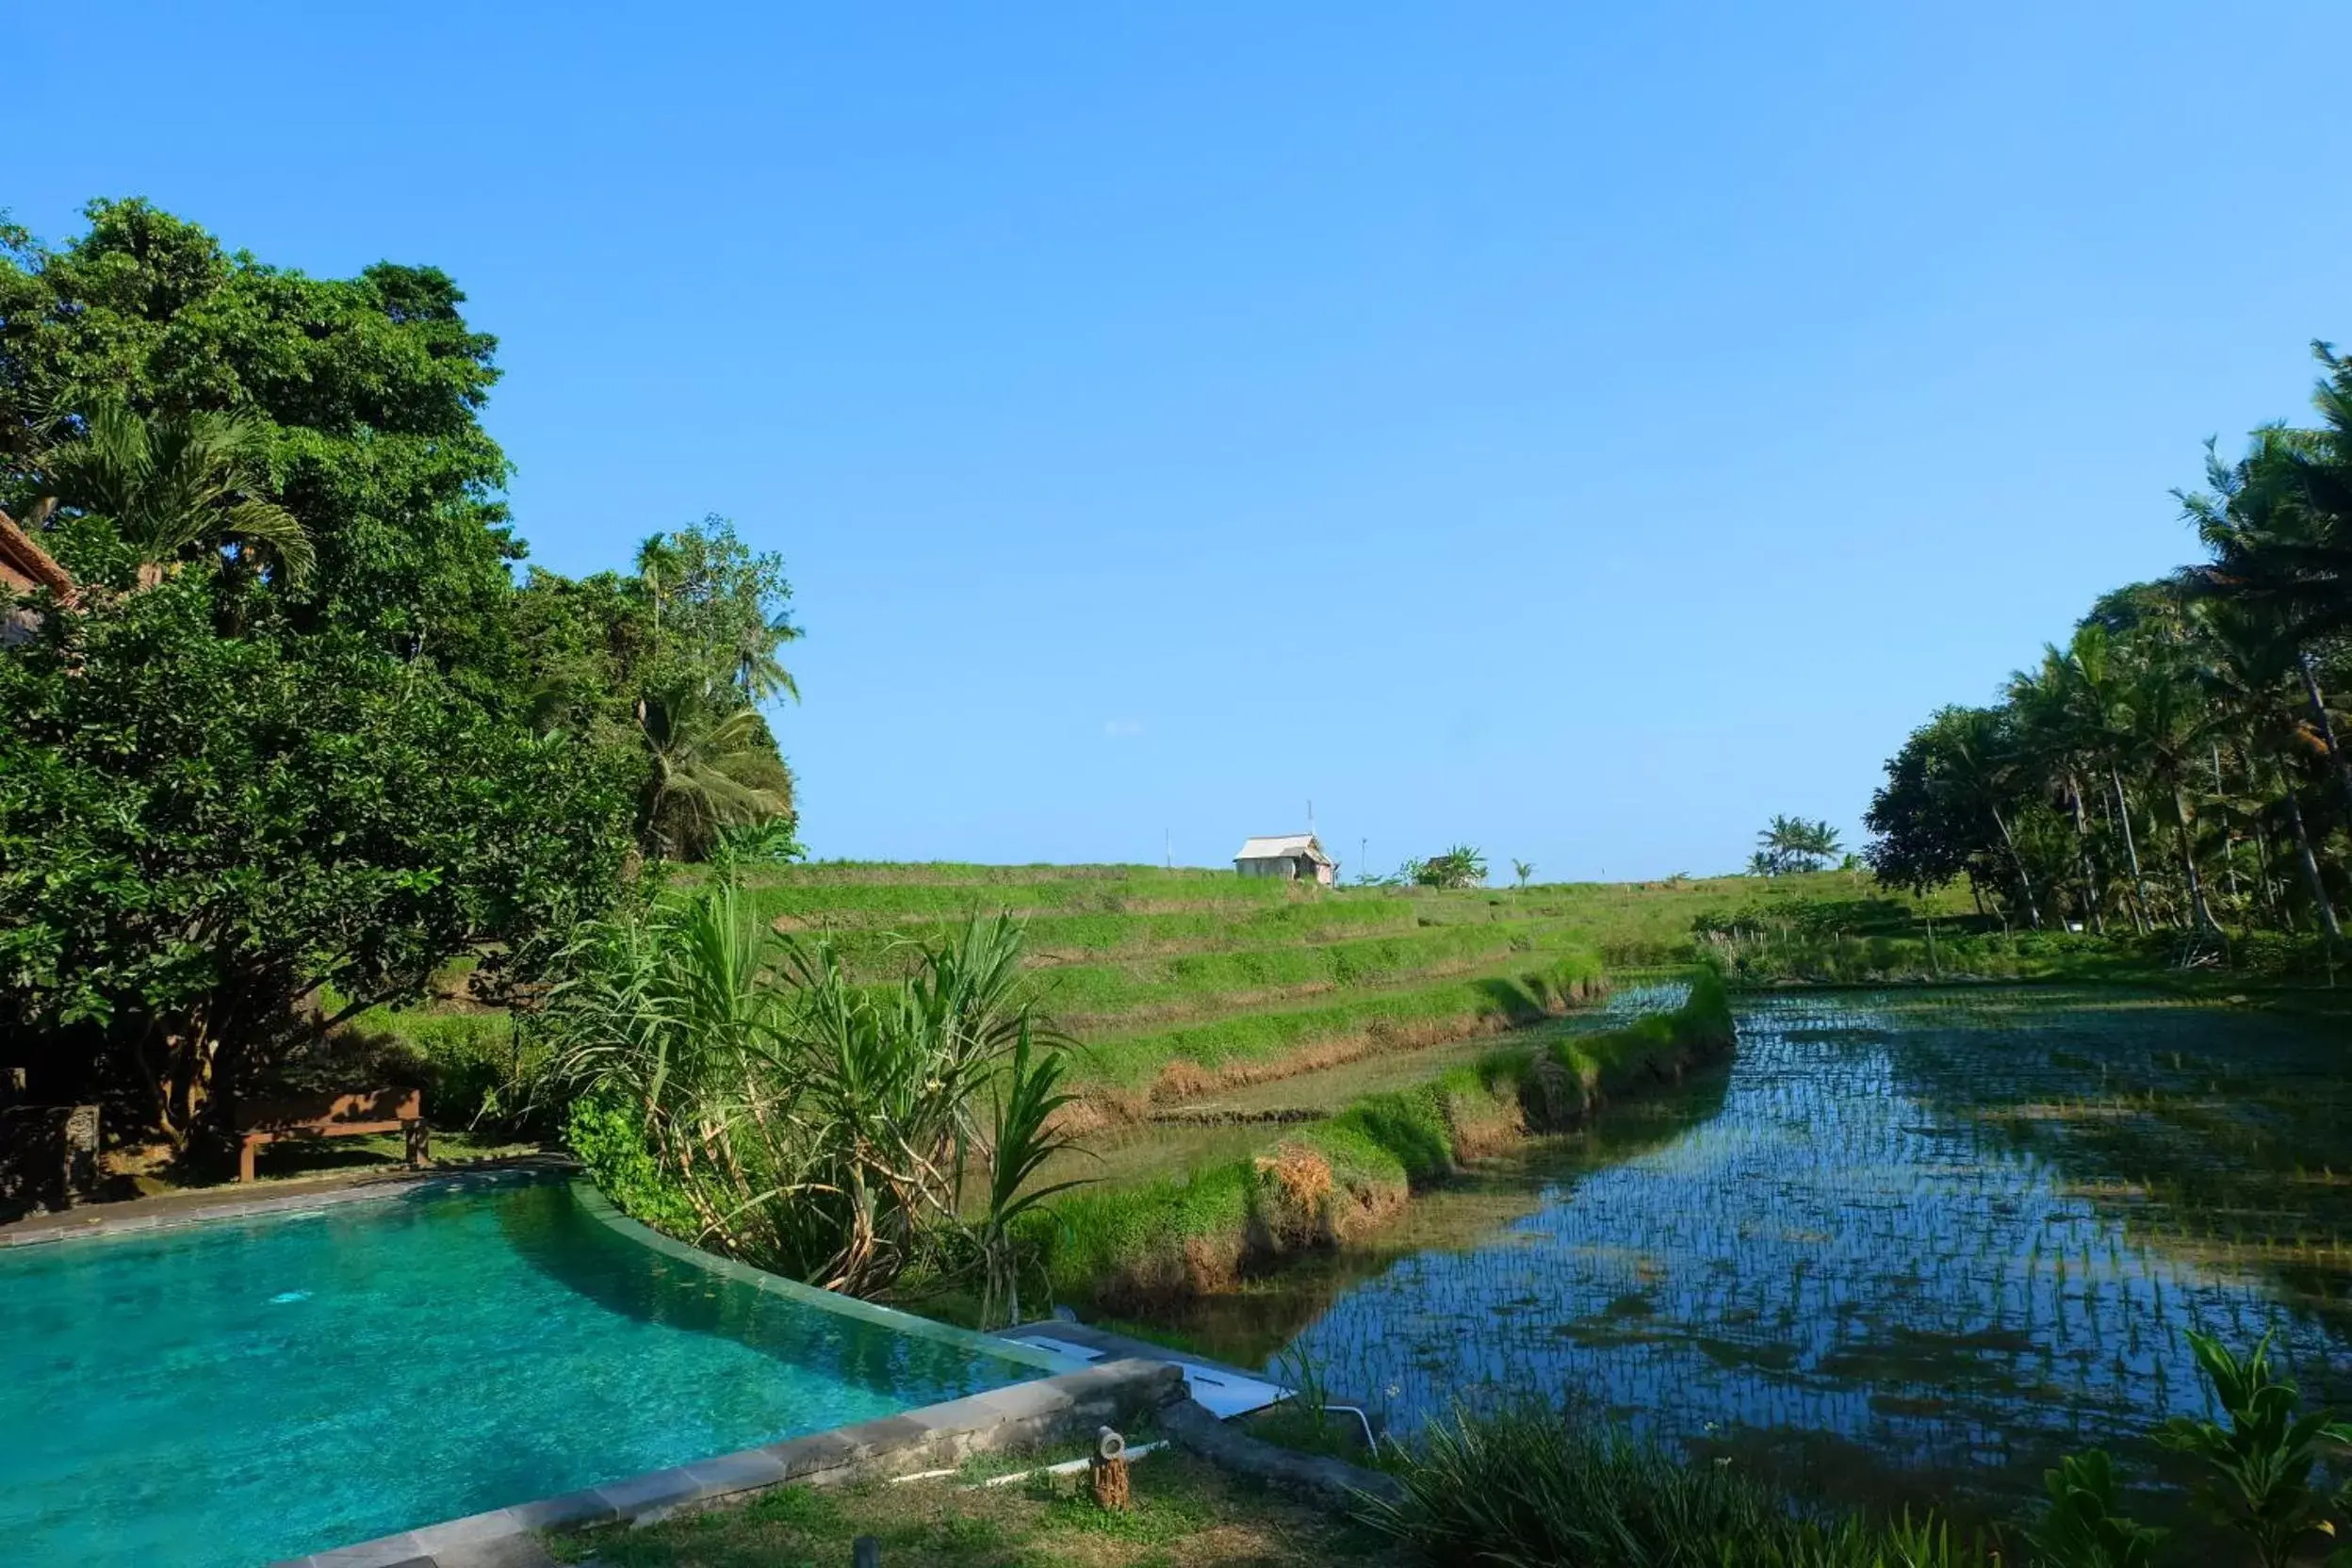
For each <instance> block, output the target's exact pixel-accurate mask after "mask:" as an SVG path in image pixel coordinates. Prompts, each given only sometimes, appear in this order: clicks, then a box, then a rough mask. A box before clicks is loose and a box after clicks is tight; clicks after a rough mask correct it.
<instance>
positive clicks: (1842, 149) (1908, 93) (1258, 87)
mask: <svg viewBox="0 0 2352 1568" xmlns="http://www.w3.org/2000/svg"><path fill="white" fill-rule="evenodd" d="M200 12H202V13H212V14H201V15H200V14H199V13H200ZM1115 13H1116V14H1115ZM8 32H9V35H10V44H9V48H8V53H9V55H10V57H11V63H12V69H11V70H10V71H9V73H8V76H9V80H10V82H11V85H12V90H11V97H12V99H13V101H14V102H15V103H16V104H17V105H18V106H19V107H20V109H21V110H22V111H23V112H22V113H21V114H20V115H19V116H18V123H17V126H16V132H17V134H15V135H14V136H12V137H11V138H10V140H9V147H10V152H11V154H12V155H11V156H9V157H8V159H7V161H6V168H5V172H0V205H5V206H8V207H9V208H12V209H13V211H14V214H15V216H16V218H17V220H18V221H22V222H24V223H26V224H28V225H29V226H31V227H32V228H33V229H34V230H35V232H36V233H37V234H39V235H41V236H42V237H46V238H48V239H51V240H61V239H64V238H66V237H70V236H71V235H72V234H73V233H74V232H76V229H77V226H78V225H77V220H76V217H75V214H76V210H77V208H78V206H79V205H80V204H81V203H82V202H83V201H84V200H85V199H87V198H90V197H92V196H98V195H145V196H148V197H151V198H153V199H154V200H155V201H156V202H158V203H160V204H163V205H165V206H167V207H169V208H171V209H172V210H174V211H176V212H179V213H180V214H182V215H184V216H186V217H188V218H191V219H194V220H197V221H201V222H203V223H204V224H206V225H207V226H209V227H211V228H212V229H213V230H214V231H215V232H216V233H218V234H220V235H221V237H223V238H224V239H225V240H227V241H228V242H229V243H230V244H231V245H233V246H242V247H245V248H248V249H250V250H252V251H253V252H254V253H256V254H257V255H259V256H261V257H263V258H264V259H267V260H269V261H271V262H275V263H278V264H281V265H286V266H295V267H300V268H302V269H304V270H309V271H312V272H317V273H321V274H335V275H341V274H348V273H350V272H351V271H353V270H356V269H358V268H360V267H362V266H364V265H365V264H367V263H368V262H370V261H374V260H376V259H378V258H380V257H390V258H393V259H397V260H402V261H416V262H430V263H433V264H436V265H438V266H441V267H443V268H446V269H447V270H449V271H450V272H451V273H453V274H454V275H455V276H456V277H457V279H458V280H459V282H460V284H461V285H462V286H464V287H465V288H466V291H467V292H468V294H469V295H470V296H471V303H470V306H469V310H470V312H471V315H472V318H473V319H474V320H475V322H476V323H477V324H478V325H479V326H481V327H482V328H484V329H486V330H488V331H490V332H493V333H496V334H497V335H498V338H499V339H500V343H501V348H500V352H499V358H500V361H501V363H502V365H503V366H504V368H505V372H506V379H505V381H504V383H503V384H502V385H501V386H500V387H499V389H498V395H497V396H496V398H495V399H494V400H493V401H492V403H491V406H490V408H489V411H488V420H489V423H490V426H491V428H492V430H493V432H494V433H496V434H497V436H498V439H499V440H500V441H502V442H503V443H504V444H505V447H506V449H507V451H508V452H509V453H510V454H511V455H512V456H513V458H514V460H515V465H516V473H515V482H514V500H515V507H516V510H517V513H518V515H519V517H520V521H521V524H522V528H523V531H524V532H525V533H526V534H527V535H528V537H529V538H530V540H531V545H532V550H533V558H534V559H535V560H537V561H539V562H541V563H544V564H547V565H550V566H553V567H555V568H557V569H560V570H564V571H587V570H592V569H594V568H596V567H598V566H601V565H608V564H618V563H620V562H621V561H622V560H624V558H625V556H626V554H627V552H628V550H629V547H630V545H631V543H632V542H633V541H634V540H635V539H637V538H638V537H640V536H642V535H644V534H645V533H648V532H650V531H654V530H656V529H658V528H662V527H665V526H670V525H674V524H677V523H679V522H683V521H686V520H689V519H692V518H694V517H697V516H700V515H703V514H704V513H706V512H717V513H722V514H725V515H730V516H732V517H734V518H735V519H737V521H738V524H739V526H740V527H741V528H742V530H743V532H744V533H745V534H746V535H747V536H748V537H749V538H751V539H752V540H754V541H755V542H757V543H759V544H761V545H763V546H768V547H775V548H777V549H780V550H781V551H782V552H783V553H784V555H785V557H786V559H787V561H788V563H789V564H790V568H791V571H792V578H793V580H794V582H795V584H796V586H797V589H798V592H799V602H800V610H801V614H802V618H803V620H804V621H805V623H806V625H807V628H808V632H809V636H808V639H807V641H806V642H804V643H803V644H801V645H799V647H798V648H797V650H796V653H797V665H796V668H797V672H798V674H799V677H800V681H801V687H802V690H803V692H804V694H805V696H806V701H805V702H804V703H803V704H802V705H801V706H800V707H798V708H795V709H791V710H788V711H784V712H782V713H781V714H779V715H778V720H777V727H778V730H779V733H780V735H781V737H782V740H783V743H784V746H785V749H786V751H787V753H788V755H789V756H790V757H791V758H792V762H793V764H794V766H795V767H796V769H797V770H798V772H799V775H800V779H801V785H802V791H803V799H804V804H805V810H806V827H807V838H808V840H809V844H810V846H811V848H812V849H813V850H814V851H815V852H816V853H817V854H819V855H823V856H855V857H892V858H935V857H940V858H964V859H987V860H1002V859H1048V860H1080V859H1137V860H1156V859H1158V858H1159V857H1160V855H1161V852H1162V834H1163V831H1164V830H1165V831H1168V832H1171V833H1172V834H1173V837H1174V847H1175V854H1176V857H1177V858H1178V860H1179V861H1180V862H1190V863H1214V862H1217V861H1219V860H1221V859H1222V858H1225V857H1227V856H1230V855H1231V854H1232V853H1233V848H1234V847H1235V845H1236V844H1237V843H1238V842H1239V841H1240V839H1241V838H1242V836H1243V835H1244V834H1247V833H1252V832H1275V831H1283V830H1291V829H1295V828H1297V827H1298V826H1299V825H1300V824H1301V821H1302V819H1303V817H1304V814H1305V809H1306V801H1307V799H1308V798H1309V797H1310V796H1312V797H1313V798H1314V801H1315V813H1316V821H1317V825H1318V826H1320V827H1321V828H1322V830H1323V832H1324V835H1325V838H1326V841H1327V842H1329V843H1330V844H1331V847H1332V849H1333V851H1334V853H1336V854H1338V855H1339V856H1340V857H1341V858H1343V859H1344V860H1345V861H1347V862H1348V863H1349V864H1348V869H1349V870H1350V871H1351V872H1352V870H1353V869H1354V863H1355V862H1356V861H1357V859H1358V841H1359V839H1360V838H1368V839H1369V840H1370V849H1369V857H1370V860H1371V862H1372V863H1373V864H1374V865H1376V866H1387V865H1390V864H1393V863H1394V862H1395V861H1396V860H1397V859H1398V858H1401V857H1402V856H1404V855H1407V854H1410V853H1427V852H1429V851H1431V850H1433V849H1436V848H1439V847H1442V846H1444V845H1445V844H1446V843H1447V842H1450V841H1458V840H1459V841H1468V842H1470V843H1473V844H1477V845H1479V846H1481V847H1483V848H1484V849H1485V851H1486V852H1487V854H1488V856H1489V858H1491V859H1492V860H1493V861H1494V862H1495V865H1496V866H1497V868H1498V869H1499V868H1501V867H1502V866H1503V865H1504V863H1505V860H1506V858H1508V857H1511V856H1518V857H1521V858H1527V859H1530V860H1533V861H1535V862H1536V863H1537V865H1538V867H1539V873H1538V874H1539V875H1542V876H1544V877H1547V878H1548V877H1553V876H1596V875H1600V874H1604V873H1606V874H1608V875H1609V876H1611V877H1625V876H1635V875H1651V874H1666V873H1669V872H1673V871H1675V870H1691V871H1694V872H1705V871H1710V870H1720V869H1726V868H1730V867H1733V866H1736V865H1738V864H1740V862H1741V861H1743V860H1744V858H1745V857H1746V854H1747V852H1748V850H1749V848H1750V847H1751V845H1752V840H1753V835H1754V832H1755V829H1756V826H1757V825H1759V823H1760V821H1761V819H1762V818H1763V817H1765V816H1766V815H1767V814H1769V813H1771V812H1772V811H1775V810H1789V811H1797V812H1802V813H1805V814H1806V815H1808V816H1826V817H1829V818H1830V819H1832V820H1833V821H1835V822H1837V823H1838V824H1840V825H1843V826H1844V827H1845V829H1846V831H1847V833H1848V835H1849V837H1854V836H1856V835H1857V834H1858V824H1857V819H1858V817H1859V814H1860V812H1861V809H1862V808H1863V806H1864V805H1865V804H1866V802H1867V800H1868V798H1869V794H1870V788H1871V786H1872V784H1873V782H1874V781H1875V779H1876V777H1877V775H1878V769H1879V764H1880V763H1881V761H1882V760H1884V758H1885V757H1886V756H1887V754H1888V753H1889V752H1891V751H1892V750H1893V749H1894V747H1895V746H1896V745H1897V744H1898V743H1900V742H1901V740H1902V738H1903V734H1904V733H1905V731H1906V730H1907V729H1908V728H1909V727H1911V726H1912V725H1913V724H1915V723H1917V722H1918V721H1919V719H1920V717H1922V716H1923V715H1924V714H1925V713H1926V712H1927V711H1929V710H1930V709H1932V708H1933V707H1935V706H1936V705H1937V704H1940V703H1944V702H1950V701H1977V700H1983V699H1985V698H1986V697H1987V696H1988V695H1989V694H1991V693H1992V692H1993V690H1994V689H1995V687H1996V685H1997V684H1998V682H1999V681H2000V680H2001V678H2002V677H2003V676H2004V675H2005V673H2006V672H2007V671H2009V670H2010V669H2011V668H2013V667H2015V666H2017V665H2019V664H2021V663H2025V662H2030V661H2031V660H2032V659H2033V657H2034V654H2035V652H2036V650H2037V649H2038V647H2039V645H2040V644H2041V643H2042V642H2043V641H2044V640H2045V639H2049V638H2052V637H2058V636H2061V635H2063V634H2064V633H2065V631H2066V628H2067V626H2068V625H2069V624H2070V622H2071V621H2072V620H2073V618H2074V617H2075V616H2076V615H2077V614H2079V613H2081V611H2082V609H2083V607H2084V606H2085V605H2086V604H2087V602H2088V601H2089V599H2090V598H2091V597H2092V596H2093V595H2094V594H2096V593H2098V592H2099V591H2100V590H2101V589H2103V588H2106V587H2108V586H2111V585H2113V584H2115V583H2118V582H2121V581H2124V580H2130V579H2132V578H2135V577H2142V576H2147V575H2149V574H2152V573H2155V572H2158V571H2161V570H2163V569H2164V568H2166V567H2168V566H2170V565H2172V564H2176V563H2178V562H2179V561H2181V560H2183V559H2185V558H2186V557H2187V556H2188V555H2189V554H2190V553H2191V551H2192V541H2191V539H2190V538H2189V536H2188V534H2187V532H2186V531H2185V530H2184V529H2183V528H2181V527H2180V524H2179V523H2178V521H2177V520H2176V515H2175V509H2174V507H2173V505H2172V503H2171V502H2170V500H2169V499H2168V498H2167V496H2166V491H2167V490H2168V489H2169V488H2170V487H2171V486H2174V485H2177V484H2186V483H2194V482H2196V480H2197V477H2198V471H2199V470H2198V461H2199V459H2198V443H2199V442H2200V441H2201V440H2202V439H2203V437H2205V436H2206V435H2207V434H2209V433H2220V434H2221V435H2222V436H2223V438H2224V440H2225V442H2226V443H2229V444H2231V445H2234V444H2235V443H2236V441H2237V440H2238V439H2239V437H2240V435H2241V434H2242V433H2243V432H2244V431H2245V430H2246V429H2247V428H2248V427H2249V426H2251V425H2253V424H2255V423H2257V422H2258V421H2261V420H2263V419H2266V418H2274V417H2282V416H2294V415H2298V414H2300V413H2301V412H2302V410H2303V407H2304V398H2305V395H2306V392H2307V388H2308V386H2309V384H2310V382H2311V375H2312V368H2311V365H2310V363H2309V361H2308V360H2307V358H2306V357H2305V356H2306V349H2305V345H2306V343H2307V341H2308V340H2309V339H2311V337H2313V336H2335V335H2344V337H2347V338H2352V299H2348V298H2347V296H2346V290H2345V281H2346V270H2345V263H2346V258H2347V257H2352V232H2348V231H2352V201H2346V200H2345V197H2346V194H2347V193H2346V190H2345V182H2344V176H2343V174H2342V173H2341V172H2340V171H2339V169H2338V164H2339V163H2340V162H2341V159H2340V157H2339V156H2338V153H2339V151H2340V148H2341V141H2342V136H2341V125H2340V116H2339V113H2338V108H2337V106H2338V103H2339V101H2340V99H2341V91H2340V82H2339V81H2338V79H2337V73H2339V72H2340V71H2341V69H2342V67H2343V64H2344V61H2345V60H2346V59H2347V58H2352V8H2346V7H2344V5H2342V4H2341V0H2333V3H2327V0H2316V3H2311V4H2305V5H2288V4H2242V5H2236V6H2230V7H2214V6H2211V5H2203V6H2190V5H2176V4H2141V5H2134V6H2129V7H2127V6H2121V5H2114V4H2100V5H2079V6H2067V5H2052V4H2046V3H2045V4H2030V5H2001V4H1994V5H1985V4H1973V5H1951V6H1936V7H1926V6H1908V5H1896V6H1889V5H1886V4H1883V3H1871V4H1852V5H1801V4H1793V3H1792V4H1784V5H1776V6H1753V5H1731V4H1725V5H1720V6H1690V5H1658V6H1633V7H1607V8H1603V7H1588V6H1569V5H1560V4H1535V5H1523V6H1511V5H1501V4H1497V5H1481V6H1436V5H1431V6H1426V7H1398V6H1380V5H1367V4H1362V3H1358V4H1350V5H1329V6H1319V7H1309V6H1303V5H1292V6H1280V7H1266V6H1260V5H1246V6H1245V5H1233V6H1225V5H1202V4H1191V5H1184V6H1181V7H1178V6H1164V7H1157V8H1140V7H1129V8H1107V7H1101V6H1081V5H1070V6H1065V7H1055V8H1047V7H1037V6H1018V5H1011V6H977V5H963V6H936V7H923V6H916V7H847V6H837V7H826V8H817V7H760V8H744V9H743V10H742V11H741V12H739V13H736V14H729V15H723V14H720V13H718V12H716V11H714V10H713V9H711V8H700V7H649V6H632V7H629V8H625V9H608V8H597V7H590V6H564V7H561V8H556V7H548V8H545V9H543V10H541V11H539V12H537V13H536V14H533V13H531V12H527V11H525V10H523V9H521V8H515V7H511V6H502V5H495V4H492V5H466V6H449V7H444V8H430V7H416V8H394V9H389V10H387V9H385V8H381V7H376V8H350V7H337V8H326V7H316V6H307V5H305V6H294V5H285V6H276V7H272V6H264V5H246V6H240V7H236V8H227V7H201V8H200V7H192V6H180V5H163V4H147V5H133V4H122V5H106V6H102V7H100V8H95V9H92V10H88V11H84V10H77V9H74V8H56V7H51V8H31V9H22V10H20V11H19V13H18V14H15V15H14V16H12V17H11V19H10V21H9V24H8Z"/></svg>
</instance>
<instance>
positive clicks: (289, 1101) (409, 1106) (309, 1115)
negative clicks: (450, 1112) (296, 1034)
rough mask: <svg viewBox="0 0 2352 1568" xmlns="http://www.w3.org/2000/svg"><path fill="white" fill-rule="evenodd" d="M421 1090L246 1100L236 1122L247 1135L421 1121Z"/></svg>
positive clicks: (382, 1090) (423, 1099)
mask: <svg viewBox="0 0 2352 1568" xmlns="http://www.w3.org/2000/svg"><path fill="white" fill-rule="evenodd" d="M424 1104H425V1096H424V1091H423V1090H421V1089H367V1090H362V1091H361V1092H360V1093H357V1094H339V1093H335V1092H333V1091H328V1092H324V1093H319V1094H299V1095H288V1096H286V1097H285V1098H283V1099H278V1100H253V1101H248V1102H246V1103H244V1104H243V1105H241V1106H239V1107H238V1108H237V1126H238V1128H239V1129H241V1130H242V1131H245V1132H248V1133H257V1132H273V1133H274V1132H295V1131H303V1132H319V1133H328V1132H333V1131H334V1130H335V1128H337V1127H339V1126H346V1125H360V1124H370V1123H376V1122H385V1121H419V1120H422V1119H424V1114H425V1111H424Z"/></svg>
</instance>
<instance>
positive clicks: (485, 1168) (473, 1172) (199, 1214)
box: [0, 1154, 580, 1252]
mask: <svg viewBox="0 0 2352 1568" xmlns="http://www.w3.org/2000/svg"><path fill="white" fill-rule="evenodd" d="M579 1170H580V1165H579V1162H578V1161H576V1160H574V1159H572V1158H571V1157H570V1156H568V1155H549V1154H524V1155H519V1156H517V1157H515V1158H513V1159H507V1160H496V1161H485V1162H483V1163H482V1164H479V1165H471V1166H465V1167H458V1168H435V1169H429V1170H403V1171H399V1172H396V1173H386V1174H384V1175H381V1176H376V1175H371V1176H369V1177H368V1178H366V1179H364V1180H361V1181H356V1182H352V1183H350V1184H345V1185H341V1186H333V1187H325V1188H314V1189H313V1190H311V1191H308V1192H283V1193H266V1194H263V1195H260V1196H256V1197H253V1198H232V1199H226V1200H224V1201H221V1202H217V1203H195V1204H190V1205H189V1206H188V1207H187V1208H184V1209H177V1210H173V1211H171V1212H168V1213H160V1214H158V1213H152V1212H151V1213H145V1214H107V1213H106V1212H104V1211H105V1209H106V1207H107V1206H108V1205H105V1204H99V1205H94V1208H95V1209H96V1211H97V1212H90V1211H89V1210H87V1209H82V1208H75V1209H70V1210H68V1211H66V1214H65V1215H63V1216H59V1217H56V1219H57V1221H58V1222H56V1223H49V1224H41V1225H39V1226H38V1228H35V1229H31V1230H25V1229H22V1228H21V1227H24V1226H25V1225H27V1224H31V1223H33V1222H34V1221H38V1220H44V1219H50V1218H51V1217H49V1216H39V1215H37V1216H33V1217H30V1219H25V1220H12V1221H10V1222H9V1223H8V1225H6V1226H0V1252H7V1251H8V1250H10V1249H13V1248H20V1247H27V1248H29V1247H49V1246H55V1245H57V1244H60V1243H66V1242H75V1241H105V1240H110V1239H113V1238H116V1237H121V1236H141V1235H153V1234H155V1233H157V1232H159V1231H181V1230H187V1229H188V1228H189V1227H191V1226H197V1225H211V1224H216V1223H219V1222H221V1221H223V1220H231V1219H258V1218H266V1217H270V1216H271V1215H294V1214H310V1213H315V1212H316V1211H318V1210H319V1209H330V1208H340V1207H342V1206H343V1205H345V1204H349V1203H368V1202H381V1201H384V1200H386V1199H391V1198H400V1197H402V1196H405V1195H407V1194H410V1193H414V1192H418V1191H420V1190H428V1189H432V1188H435V1187H446V1188H449V1189H450V1190H453V1191H463V1190H465V1189H466V1188H469V1187H482V1186H492V1185H502V1184H508V1183H512V1182H515V1181H518V1180H520V1181H531V1182H538V1181H551V1180H554V1179H555V1178H557V1177H564V1178H567V1179H568V1178H571V1177H574V1176H576V1175H577V1174H578V1172H579ZM131 1201H132V1202H134V1203H135V1202H137V1201H138V1200H136V1199H134V1200H131ZM85 1216H87V1217H85Z"/></svg>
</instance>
